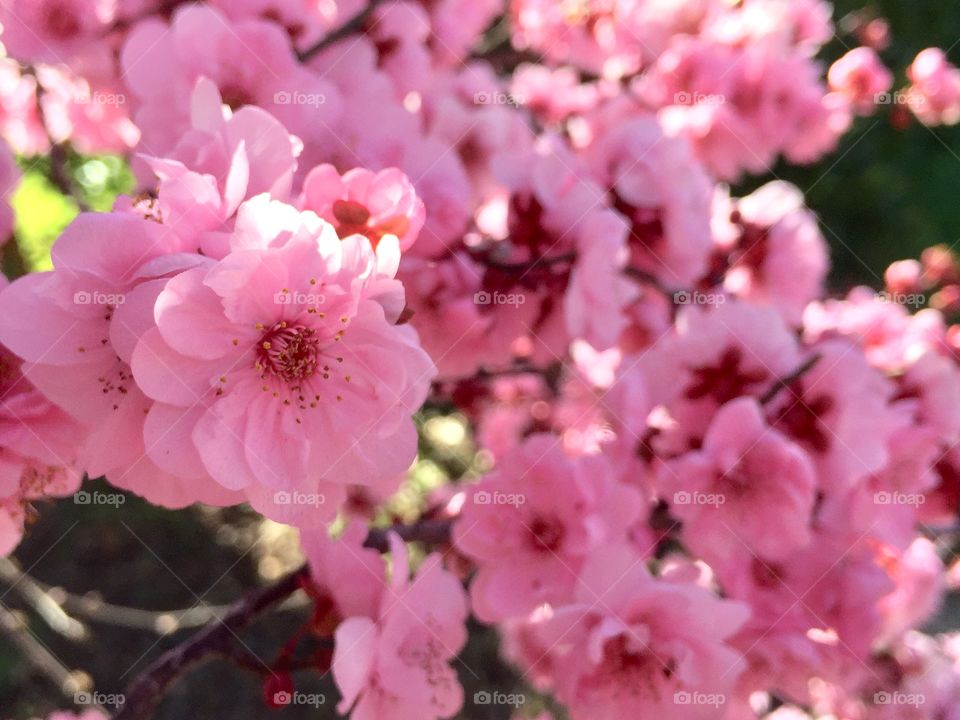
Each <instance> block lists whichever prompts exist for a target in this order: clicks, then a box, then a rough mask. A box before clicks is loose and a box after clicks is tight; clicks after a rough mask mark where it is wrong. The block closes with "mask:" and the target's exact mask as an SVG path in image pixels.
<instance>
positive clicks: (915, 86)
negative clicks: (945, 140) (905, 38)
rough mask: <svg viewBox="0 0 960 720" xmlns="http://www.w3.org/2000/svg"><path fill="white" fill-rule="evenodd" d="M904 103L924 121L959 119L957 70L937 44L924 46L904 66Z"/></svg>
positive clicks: (959, 72) (939, 122) (959, 79)
mask: <svg viewBox="0 0 960 720" xmlns="http://www.w3.org/2000/svg"><path fill="white" fill-rule="evenodd" d="M907 76H908V77H909V78H910V82H911V85H910V87H909V88H908V89H907V105H908V106H909V108H910V110H911V111H912V112H913V114H914V115H916V116H917V118H918V119H919V120H920V122H922V123H923V124H924V125H955V124H956V123H957V122H960V70H958V69H957V68H956V67H954V66H953V65H952V64H951V63H950V62H949V61H948V60H947V56H946V55H945V54H944V52H943V50H940V49H939V48H927V49H926V50H924V51H922V52H921V53H920V54H919V55H917V57H916V58H915V59H914V61H913V63H912V64H911V65H910V67H909V69H908V70H907Z"/></svg>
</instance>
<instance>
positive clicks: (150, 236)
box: [0, 213, 237, 507]
mask: <svg viewBox="0 0 960 720" xmlns="http://www.w3.org/2000/svg"><path fill="white" fill-rule="evenodd" d="M179 249H180V248H179V239H178V238H177V237H176V236H175V235H174V234H173V233H171V232H169V230H168V229H167V228H165V227H164V226H162V225H160V224H158V223H155V222H150V221H147V220H143V219H141V218H139V217H137V216H135V215H129V214H94V213H84V214H81V215H80V216H79V217H78V218H77V219H76V220H74V222H73V223H72V224H71V225H70V226H69V227H68V228H67V229H66V230H65V231H64V233H63V235H61V237H60V238H59V239H58V240H57V243H56V245H55V246H54V249H53V264H54V268H55V269H54V271H53V272H50V273H34V274H30V275H26V276H24V277H22V278H20V279H18V280H17V281H16V282H14V283H13V284H12V285H11V286H10V287H9V288H7V289H6V290H4V291H3V293H2V294H0V307H2V310H3V314H4V316H5V317H6V318H7V319H8V320H7V322H5V323H3V325H2V326H0V342H3V343H4V344H6V345H7V347H9V348H10V350H11V351H12V352H14V353H15V354H16V355H18V356H19V357H20V358H22V359H23V360H24V361H25V365H24V374H25V375H26V377H27V378H28V379H29V380H30V381H31V382H33V383H34V384H35V385H36V386H37V388H38V389H39V390H40V392H42V393H43V394H44V395H45V396H46V397H47V398H48V399H49V400H50V401H51V402H53V403H54V404H56V405H58V406H59V407H61V408H62V409H63V410H65V411H66V412H67V413H69V414H70V415H71V416H73V417H74V418H75V419H77V420H78V421H80V423H81V424H82V425H83V426H84V430H85V432H84V437H83V441H82V446H81V449H80V459H79V461H78V467H80V468H82V469H83V470H85V471H86V472H87V473H88V474H89V475H90V476H91V477H98V476H100V475H107V476H108V477H109V479H110V481H111V482H112V483H113V484H115V485H118V486H119V487H123V488H126V489H129V490H132V491H134V492H137V493H138V494H141V495H144V496H145V497H147V498H148V499H149V500H151V501H152V502H154V503H156V504H160V505H165V506H169V507H183V506H184V505H189V504H191V503H194V502H198V501H205V502H210V503H214V504H223V503H224V502H226V503H227V504H230V503H231V502H236V501H237V500H236V499H233V496H232V494H231V493H226V492H224V491H223V489H222V488H220V487H219V486H217V485H215V484H213V483H202V482H189V483H188V482H183V481H178V480H177V479H176V478H174V477H173V476H171V475H168V474H165V473H164V472H162V471H161V470H160V469H159V468H158V467H157V466H156V465H155V464H154V463H153V462H151V461H150V460H149V459H148V458H147V454H146V448H145V444H144V422H145V420H146V419H147V418H146V416H147V412H148V411H149V409H150V406H151V404H152V403H151V401H150V400H149V399H148V398H147V397H146V396H145V395H144V394H143V393H142V392H141V390H140V388H139V387H138V385H137V384H136V383H135V382H134V380H133V376H132V373H131V370H130V361H131V356H132V353H133V348H134V346H135V345H136V342H137V337H138V334H139V333H140V332H142V331H143V329H145V328H146V327H149V324H150V322H151V320H150V316H151V313H152V311H153V301H154V300H155V298H156V295H157V293H158V292H159V291H160V288H161V287H162V286H163V284H164V282H165V279H166V278H167V277H169V276H170V275H171V274H173V273H175V272H180V271H182V270H183V269H184V268H185V267H190V266H192V265H194V264H196V263H197V262H199V261H200V258H198V257H194V256H185V255H171V254H172V253H175V252H176V251H177V250H179ZM39 318H42V320H40V321H38V319H39ZM166 423H167V424H166V426H165V427H164V428H162V429H161V430H160V431H159V433H158V436H159V437H161V438H169V437H172V436H174V435H176V432H178V431H179V430H180V428H179V427H178V419H175V418H170V417H168V418H167V419H166Z"/></svg>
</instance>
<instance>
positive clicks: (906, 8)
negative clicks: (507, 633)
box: [0, 0, 960, 720]
mask: <svg viewBox="0 0 960 720" xmlns="http://www.w3.org/2000/svg"><path fill="white" fill-rule="evenodd" d="M835 7H836V11H837V12H836V15H835V17H837V18H839V23H840V28H841V30H840V32H839V37H838V38H836V39H835V40H834V41H833V42H832V43H831V44H830V45H829V46H828V47H827V48H826V49H825V51H824V53H823V59H824V61H825V62H827V63H829V62H831V61H832V60H834V59H836V58H838V57H840V55H842V54H843V53H844V52H846V50H847V49H849V48H852V47H854V46H855V45H856V44H857V42H856V40H855V39H854V38H853V37H851V36H850V35H848V34H845V33H844V32H843V29H842V28H844V27H849V26H850V14H851V13H855V12H863V11H864V9H863V7H862V6H861V5H860V3H858V2H854V1H850V0H839V1H838V2H836V3H835ZM866 12H867V13H869V14H873V15H876V16H883V17H886V18H888V20H889V22H890V27H891V31H892V44H891V45H890V47H889V49H887V50H886V51H884V52H883V53H882V56H883V58H884V60H885V61H886V62H887V64H888V66H890V67H891V68H894V69H898V70H899V74H898V83H897V85H896V87H902V86H903V85H904V84H905V81H904V78H903V75H902V69H903V68H905V67H906V66H907V65H908V64H909V63H910V61H911V60H912V59H913V57H914V56H915V55H916V53H917V52H918V51H920V50H922V49H924V48H926V47H931V46H940V47H942V48H944V49H945V50H946V51H947V54H948V55H949V56H950V58H951V60H952V61H953V62H954V63H957V64H960V11H958V9H957V7H956V5H955V4H954V3H952V2H944V0H883V1H880V2H875V3H874V4H872V5H871V6H869V7H868V8H866ZM20 162H21V166H22V168H23V170H24V172H25V180H24V183H23V185H22V187H21V189H20V190H19V192H18V194H17V196H16V198H15V207H16V210H17V215H18V227H17V243H16V245H15V246H14V245H13V244H11V245H9V246H8V248H7V250H6V252H5V255H4V257H3V266H4V270H5V272H6V273H7V274H8V275H10V276H14V275H17V274H19V273H22V272H24V271H26V270H40V269H45V268H47V267H49V247H50V245H51V244H52V242H53V240H54V239H55V238H56V236H57V235H58V234H59V233H60V231H61V230H62V229H63V228H64V227H65V226H66V225H67V224H68V223H69V222H70V220H71V219H72V218H73V217H74V215H75V214H76V212H77V206H76V204H75V203H74V202H73V200H71V199H69V198H67V197H65V196H63V195H62V194H61V193H60V192H58V191H57V190H56V189H55V185H54V183H53V182H52V181H51V178H50V174H51V165H50V162H49V159H47V158H21V159H20ZM68 167H69V173H70V176H71V179H72V181H73V183H74V184H75V185H76V187H77V189H78V190H79V192H80V194H81V195H82V197H83V198H84V200H85V201H86V202H87V204H88V205H90V206H91V207H93V208H95V209H101V210H103V209H107V208H109V207H110V206H111V204H112V202H113V199H114V197H115V196H116V195H117V194H118V193H120V192H127V191H129V190H130V189H131V188H132V184H133V180H132V176H131V175H130V173H129V171H128V169H127V167H126V165H125V163H124V162H123V160H121V159H120V158H115V157H82V156H78V155H70V156H69V159H68ZM774 177H777V178H781V179H784V180H788V181H790V182H793V183H794V184H796V185H797V186H798V187H800V188H801V189H802V190H803V191H804V192H805V194H806V195H807V198H808V203H809V205H810V206H811V207H812V208H813V209H814V210H815V211H816V212H817V213H818V215H819V217H820V219H821V223H822V227H823V232H824V235H825V237H826V238H827V239H828V241H829V242H830V246H831V251H832V256H833V267H834V269H833V273H832V275H831V278H830V283H831V292H835V293H840V292H842V291H843V290H845V289H847V288H849V287H850V286H852V285H856V284H868V285H872V286H874V287H877V288H879V287H880V286H881V282H882V275H883V270H884V268H885V267H886V266H887V265H888V264H889V263H891V262H892V261H894V260H898V259H902V258H908V257H916V256H918V255H919V253H920V252H921V250H922V249H923V248H925V247H928V246H931V245H935V244H945V245H947V246H949V247H953V246H955V245H956V244H957V243H958V241H960V127H954V128H937V129H929V128H926V127H923V126H922V125H919V124H917V123H915V122H914V123H909V124H907V125H906V126H905V127H904V126H903V125H902V124H901V123H900V122H899V119H898V117H897V116H896V114H895V113H894V112H891V108H890V107H886V108H881V111H880V112H879V113H878V114H877V115H875V116H874V117H871V118H866V119H860V120H858V121H857V125H856V126H855V128H854V130H853V131H852V132H851V133H850V134H849V135H848V136H847V137H846V138H845V140H844V142H843V144H842V146H841V147H840V148H839V150H838V151H837V152H835V153H834V154H832V155H830V156H828V157H827V158H825V159H824V160H823V161H822V162H820V163H818V164H816V165H813V166H810V167H802V168H798V167H789V166H778V167H776V168H775V169H774V171H773V172H772V173H771V174H770V175H769V176H767V177H760V178H751V179H750V180H749V181H746V182H744V183H742V184H741V185H740V186H738V187H735V188H734V189H733V191H734V194H737V195H742V194H746V193H748V192H750V191H751V190H753V189H754V188H755V187H758V186H759V185H761V184H763V183H764V182H766V181H768V180H770V179H773V178H774ZM419 422H420V427H421V431H422V432H421V435H422V438H423V441H422V452H421V459H420V460H419V462H418V463H417V465H416V466H415V468H414V470H413V472H412V474H411V479H410V482H409V486H408V487H406V488H405V489H404V491H403V492H401V493H400V495H399V496H398V497H397V498H396V499H395V500H394V501H393V502H391V504H390V506H389V508H388V509H387V510H386V511H382V512H380V513H379V514H378V516H377V520H378V521H379V522H381V523H386V522H389V521H390V520H392V519H405V518H406V519H412V518H413V517H415V516H416V514H417V512H418V510H419V509H420V507H421V506H422V505H423V504H424V503H425V501H426V500H425V498H426V497H427V496H428V495H429V493H430V491H431V490H433V489H435V488H437V487H438V486H440V485H443V484H445V483H449V482H455V481H457V480H460V479H463V478H468V477H470V476H471V475H475V474H477V473H478V472H480V471H481V470H482V466H483V464H482V458H477V457H476V454H475V452H474V448H473V446H472V444H471V439H470V437H469V431H468V428H467V426H466V424H465V423H464V422H463V420H462V418H459V417H457V416H456V415H448V414H446V412H445V410H444V409H443V408H427V409H426V410H425V411H424V413H422V416H421V417H420V418H419ZM88 489H90V490H94V489H99V490H100V491H101V492H110V493H114V492H116V491H115V490H113V489H112V488H109V487H108V486H106V485H105V484H103V483H102V482H101V483H100V484H99V485H98V484H94V485H93V486H91V487H90V488H88ZM942 539H943V541H944V542H945V543H946V544H947V545H951V547H950V548H948V547H947V546H946V545H945V546H944V554H945V555H946V554H948V552H949V551H950V550H952V551H956V550H957V549H958V547H960V545H958V543H957V539H956V538H955V537H950V536H946V537H945V538H942ZM300 562H301V558H300V556H299V555H298V549H297V540H296V536H295V535H294V533H293V531H291V530H289V529H288V528H285V527H283V526H280V525H277V524H275V523H271V522H269V521H264V520H263V519H262V518H259V517H258V516H257V515H255V514H253V513H251V512H249V511H247V510H244V509H237V508H235V509H229V510H211V509H190V510H187V511H182V512H169V511H166V510H163V509H159V508H155V507H151V506H149V505H147V504H146V503H143V502H141V501H139V500H138V499H137V498H135V497H133V496H125V497H124V502H123V504H122V505H120V506H117V507H114V506H110V505H80V504H76V503H75V502H72V501H71V500H70V499H66V500H62V501H59V502H57V503H49V504H43V505H41V506H38V507H37V513H36V517H35V518H34V520H33V522H32V523H31V526H30V528H29V531H28V532H27V535H26V537H25V539H24V541H23V543H22V544H21V546H20V547H19V548H18V550H17V551H16V553H15V555H14V557H13V558H11V559H10V560H4V561H3V562H2V564H0V609H2V611H3V612H4V613H6V616H5V617H6V618H7V619H8V620H9V619H10V618H14V619H15V620H17V621H22V622H23V623H26V625H27V626H28V627H29V636H30V637H29V638H26V637H24V635H23V633H22V632H21V635H20V640H19V641H18V640H17V639H16V633H10V632H7V633H6V634H3V635H0V717H2V718H9V719H12V720H23V719H26V718H31V717H34V716H40V715H45V714H46V713H48V712H49V711H51V710H53V709H56V708H68V707H70V705H71V700H72V699H73V698H72V697H69V696H68V695H66V694H64V693H63V692H61V690H60V689H59V688H58V687H57V682H56V677H57V674H58V673H60V674H62V673H63V672H65V671H70V672H72V673H73V679H74V680H75V681H76V682H77V683H79V684H80V685H82V686H88V687H95V688H96V690H97V692H99V693H102V694H104V695H109V694H113V693H122V692H123V689H124V687H125V686H126V685H127V684H128V683H129V682H130V681H131V680H132V679H133V677H135V676H136V675H137V674H138V673H139V672H140V671H142V670H143V669H144V668H145V667H146V666H147V665H148V664H149V663H150V662H151V661H153V660H154V659H155V658H157V657H158V656H159V655H160V654H161V653H162V652H163V651H164V650H166V649H168V648H170V647H172V646H174V645H175V644H177V643H178V642H181V641H182V640H183V639H184V638H185V637H187V636H188V635H189V634H190V633H192V632H195V631H196V628H195V627H192V626H195V624H196V623H200V622H204V621H208V620H209V619H210V618H211V617H212V616H213V615H215V614H216V613H217V612H219V611H221V610H222V606H223V605H225V604H229V603H231V602H232V601H234V600H236V599H237V598H238V597H239V596H240V595H241V594H242V593H243V591H244V590H245V589H247V588H250V587H251V586H254V585H257V584H261V583H264V582H269V581H270V580H273V579H276V578H277V577H279V576H281V575H282V574H283V573H285V572H287V571H289V570H290V569H292V568H294V567H296V566H297V565H298V564H299V563H300ZM24 573H26V575H24ZM44 595H46V596H47V597H49V598H53V599H54V600H56V601H57V602H58V603H60V604H62V605H63V607H64V609H65V610H66V611H67V613H69V617H66V616H61V614H58V612H57V610H56V609H55V608H49V607H47V606H45V605H44V603H43V600H42V596H44ZM38 598H41V599H38ZM45 607H46V611H45V612H44V608H45ZM306 616H307V610H306V608H305V607H304V605H303V602H302V601H301V602H297V601H293V602H291V603H289V604H288V605H286V606H284V607H283V608H282V609H281V610H280V611H278V612H275V613H273V614H271V615H270V616H268V617H266V618H264V619H263V620H262V621H260V622H258V623H257V624H256V625H255V626H254V627H253V628H252V629H251V630H250V631H249V632H248V633H246V634H245V635H244V641H245V643H246V644H247V645H248V646H249V648H250V649H251V650H253V651H254V652H255V653H256V654H257V655H258V656H260V657H261V658H263V659H264V660H265V661H266V662H268V663H269V662H271V661H272V660H273V659H274V658H275V656H276V652H277V650H278V649H279V647H280V645H281V644H282V642H283V641H284V639H285V638H287V637H289V636H290V634H291V633H292V632H293V631H294V630H295V629H296V628H297V627H298V626H299V625H300V624H301V623H302V622H303V621H304V619H305V618H306ZM0 625H3V623H0ZM957 627H960V611H958V603H957V599H956V598H955V597H950V598H948V601H947V603H946V605H945V607H944V610H943V612H942V613H941V615H940V616H939V617H938V618H937V619H936V620H935V621H934V623H933V625H932V627H931V628H929V629H930V630H933V631H942V630H944V629H948V628H957ZM38 648H39V650H38ZM37 653H39V655H37ZM44 653H46V654H47V656H48V657H47V661H48V663H49V661H50V659H51V658H53V659H55V660H56V662H55V663H54V664H53V665H52V666H50V667H48V668H47V670H46V671H44V670H41V669H40V668H42V667H43V664H42V662H41V661H42V657H41V656H42V655H43V654H44ZM496 658H497V654H496V638H495V637H493V636H492V635H491V634H490V633H486V632H482V631H479V629H478V632H477V633H476V637H475V638H474V639H473V640H472V641H471V643H470V645H469V646H468V647H467V648H466V650H465V651H464V653H463V655H462V656H461V659H460V660H461V662H460V663H459V664H458V667H459V670H460V675H461V679H462V681H463V683H464V686H465V688H466V692H467V694H468V697H470V696H472V695H473V693H474V692H478V691H483V690H487V691H493V690H499V691H500V692H503V693H523V694H524V696H525V698H526V700H527V701H526V703H525V705H524V708H523V712H525V713H529V712H533V711H535V710H538V709H543V708H544V707H548V706H549V705H546V706H545V705H544V703H545V702H546V701H545V700H544V699H542V698H538V697H536V696H535V695H534V694H533V693H531V692H530V691H529V689H528V688H526V687H524V686H523V684H522V682H521V681H520V679H519V678H518V677H517V676H516V674H515V673H513V672H512V671H511V670H510V669H509V668H508V667H506V666H504V665H503V664H502V663H500V662H499V661H498V660H497V659H496ZM61 664H62V665H61ZM296 678H297V689H298V690H300V691H301V692H304V693H320V694H323V695H324V697H325V698H326V702H325V703H324V704H323V705H322V706H320V707H316V708H315V707H309V706H299V707H297V706H291V707H288V708H284V709H281V710H268V709H267V708H266V707H265V706H264V704H263V702H262V700H261V696H262V688H261V683H260V680H259V678H258V677H257V676H256V674H254V673H250V672H246V671H243V670H238V669H237V668H236V667H234V666H232V665H230V664H228V663H226V662H214V663H210V664H208V665H206V666H203V667H202V668H199V669H197V670H196V671H194V672H193V673H191V674H190V675H188V676H187V677H185V678H184V679H182V680H181V681H180V682H179V683H178V684H177V685H176V686H175V687H174V688H173V691H172V692H171V693H170V694H169V696H168V697H167V699H166V700H165V701H164V703H163V705H162V706H161V709H160V713H159V715H158V717H159V718H162V719H164V720H166V719H170V720H183V719H184V718H191V719H194V718H197V719H201V720H202V719H205V718H230V719H231V720H247V719H248V718H249V719H253V718H262V717H276V718H280V719H286V718H306V717H310V718H332V717H336V715H335V712H334V707H333V706H334V704H335V702H336V693H335V691H334V689H333V687H332V684H331V683H330V682H329V679H327V680H324V679H317V676H316V673H309V672H307V673H300V674H298V675H297V676H296ZM466 708H467V709H466V710H465V711H464V714H463V716H462V717H465V718H484V719H485V718H507V717H509V716H510V715H511V713H512V708H509V707H506V706H481V705H476V704H474V703H471V702H468V703H467V704H466ZM557 717H558V718H561V717H562V714H560V713H558V714H557ZM385 720H388V719H385Z"/></svg>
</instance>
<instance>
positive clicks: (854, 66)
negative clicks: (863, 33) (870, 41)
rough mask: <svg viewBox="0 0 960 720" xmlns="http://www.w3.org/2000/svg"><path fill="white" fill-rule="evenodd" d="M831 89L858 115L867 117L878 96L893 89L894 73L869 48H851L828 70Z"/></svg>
mask: <svg viewBox="0 0 960 720" xmlns="http://www.w3.org/2000/svg"><path fill="white" fill-rule="evenodd" d="M827 81H828V82H829V83H830V89H831V90H833V91H834V92H838V93H841V94H842V95H843V96H844V97H845V98H846V99H847V100H848V101H849V102H850V103H851V104H852V105H853V106H854V107H855V108H856V110H857V112H858V113H860V114H861V115H869V114H870V113H871V112H873V108H874V107H875V106H876V104H877V98H878V96H880V95H882V94H883V93H886V92H888V91H889V90H890V88H891V87H892V86H893V73H891V72H890V71H889V70H888V69H887V67H886V66H885V65H884V64H883V62H882V61H881V60H880V58H879V57H878V56H877V53H876V52H874V51H873V50H872V49H870V48H868V47H858V48H854V49H853V50H851V51H850V52H848V53H847V54H846V55H844V56H843V57H842V58H840V59H839V60H837V61H836V62H835V63H834V64H833V65H831V66H830V71H829V72H828V74H827Z"/></svg>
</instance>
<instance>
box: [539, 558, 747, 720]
mask: <svg viewBox="0 0 960 720" xmlns="http://www.w3.org/2000/svg"><path fill="white" fill-rule="evenodd" d="M748 615H749V611H748V609H747V607H746V606H745V605H743V604H742V603H737V602H731V601H727V600H720V599H718V598H716V597H715V596H713V595H712V594H711V593H710V592H708V591H707V590H705V589H703V588H701V587H698V586H696V585H692V584H687V583H683V582H672V581H667V580H663V579H655V578H653V577H651V576H650V575H649V573H648V571H647V570H646V568H645V567H644V566H643V564H642V563H639V562H637V559H636V557H635V555H633V553H632V552H631V551H630V550H629V549H627V548H626V547H623V546H617V545H613V546H605V547H601V548H598V549H597V550H596V551H595V552H594V553H593V554H592V555H591V557H590V558H589V559H588V561H587V564H586V566H585V568H584V570H583V573H582V577H581V581H580V583H579V584H578V586H577V590H576V595H575V598H574V602H573V604H571V605H568V606H565V607H563V608H560V609H558V610H557V611H556V612H555V613H553V614H552V616H546V617H545V618H544V619H542V620H541V621H540V622H539V623H536V625H535V632H536V633H537V634H538V635H540V636H541V637H542V638H543V639H542V641H541V642H543V643H544V644H545V645H546V646H547V647H548V648H549V650H548V654H549V655H550V656H551V661H552V663H553V678H552V685H553V689H554V691H555V693H556V694H557V697H558V698H559V699H560V700H561V701H562V702H564V703H566V705H567V707H568V708H569V709H570V714H571V717H573V718H574V720H581V719H586V718H591V719H595V720H617V719H618V718H624V717H629V716H630V714H631V713H636V712H637V710H638V709H643V711H644V712H649V713H651V714H654V715H656V716H657V717H663V718H670V719H671V720H674V719H675V720H687V719H689V718H712V717H716V713H717V711H718V710H719V709H721V708H722V706H723V705H725V704H726V702H727V696H728V695H729V694H730V692H731V691H732V689H733V684H734V682H735V681H736V678H737V676H738V675H739V673H740V672H741V670H742V668H743V660H742V658H741V656H740V654H739V653H738V652H737V651H735V650H734V649H733V648H732V647H731V646H730V645H729V638H730V635H732V634H733V633H734V632H736V631H737V629H738V628H739V627H740V626H741V625H743V623H744V621H745V620H746V619H747V617H748ZM694 693H696V694H697V698H698V701H697V702H693V701H692V700H691V699H689V698H692V696H693V694H694ZM731 699H732V698H731Z"/></svg>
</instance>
